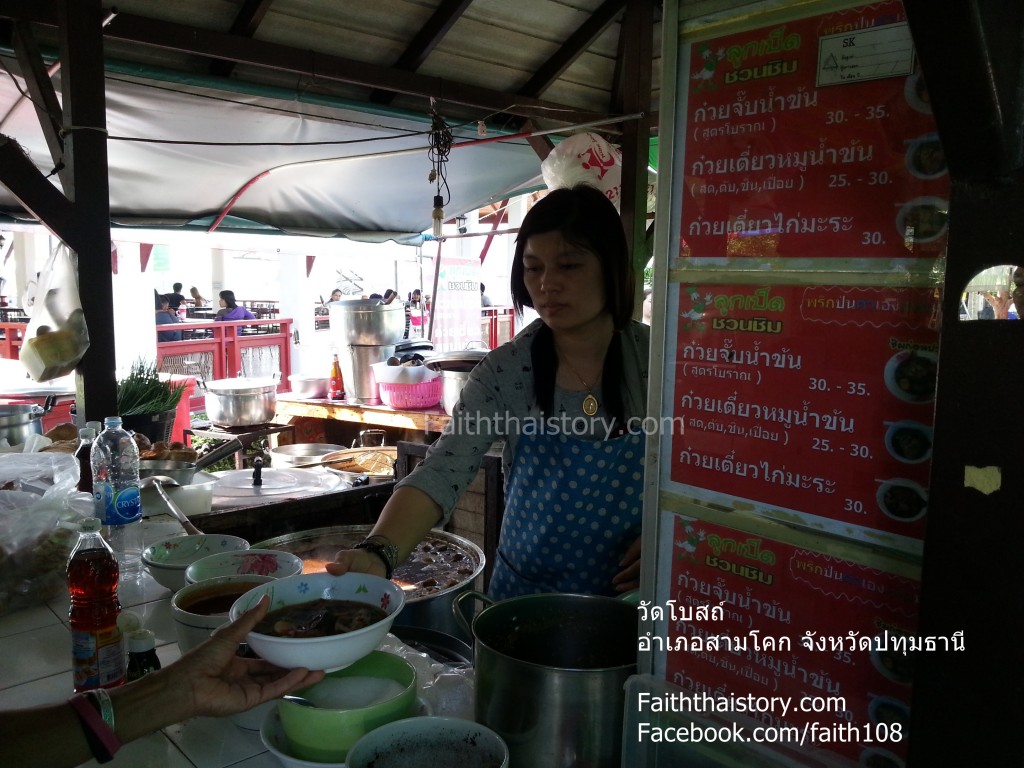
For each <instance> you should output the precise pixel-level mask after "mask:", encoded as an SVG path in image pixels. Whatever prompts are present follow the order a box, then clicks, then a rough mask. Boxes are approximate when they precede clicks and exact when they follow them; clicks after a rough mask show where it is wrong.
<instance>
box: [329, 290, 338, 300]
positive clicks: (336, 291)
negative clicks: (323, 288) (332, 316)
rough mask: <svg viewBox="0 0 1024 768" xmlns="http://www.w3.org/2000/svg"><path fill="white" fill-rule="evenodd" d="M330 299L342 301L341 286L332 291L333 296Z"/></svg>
mask: <svg viewBox="0 0 1024 768" xmlns="http://www.w3.org/2000/svg"><path fill="white" fill-rule="evenodd" d="M328 301H341V288H335V289H334V290H333V291H331V298H330V299H328Z"/></svg>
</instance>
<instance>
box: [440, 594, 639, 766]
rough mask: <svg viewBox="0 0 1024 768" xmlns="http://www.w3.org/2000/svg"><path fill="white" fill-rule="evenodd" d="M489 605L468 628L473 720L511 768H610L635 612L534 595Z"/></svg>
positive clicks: (632, 655) (617, 603)
mask: <svg viewBox="0 0 1024 768" xmlns="http://www.w3.org/2000/svg"><path fill="white" fill-rule="evenodd" d="M474 599H477V600H482V601H484V602H485V603H488V604H489V605H488V607H486V608H484V609H483V610H482V611H481V612H480V613H479V614H477V616H476V618H475V619H474V620H473V626H472V631H473V637H474V680H475V683H474V684H475V690H476V705H475V707H476V711H475V715H476V721H477V722H478V723H482V724H483V725H486V726H488V727H490V728H492V729H494V730H495V731H497V732H498V733H499V734H500V735H501V737H502V738H504V739H505V742H506V743H507V744H508V748H509V755H510V757H511V760H510V761H509V766H510V767H511V768H575V766H580V765H586V766H593V767H594V768H612V767H613V766H614V767H615V768H617V767H618V766H619V764H620V761H621V757H622V755H621V751H622V718H623V707H624V706H625V691H624V689H623V686H624V685H625V683H626V680H627V679H628V678H629V676H630V675H632V674H634V673H635V672H636V654H637V650H636V649H637V612H636V607H635V606H633V605H630V604H629V603H627V602H625V601H624V600H616V599H615V598H612V597H600V596H596V595H570V594H541V595H526V596H524V597H514V598H511V599H509V600H501V601H499V602H493V601H491V600H490V599H489V598H487V597H486V596H485V595H482V594H480V593H479V592H469V591H467V592H464V593H462V594H460V595H459V596H458V597H456V598H455V601H454V605H453V608H454V610H455V614H454V615H455V616H456V617H457V618H458V619H459V620H460V621H464V617H465V615H466V614H465V610H464V609H465V607H466V606H465V604H468V603H470V602H471V601H473V600H474Z"/></svg>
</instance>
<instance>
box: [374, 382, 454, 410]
mask: <svg viewBox="0 0 1024 768" xmlns="http://www.w3.org/2000/svg"><path fill="white" fill-rule="evenodd" d="M441 385H442V379H441V377H440V376H438V377H437V378H436V379H431V380H430V381H423V382H420V383H419V384H378V385H377V386H378V387H379V388H380V399H381V400H382V401H383V403H384V405H389V406H391V407H392V408H400V409H407V410H408V409H415V408H433V407H434V406H435V405H437V404H438V403H440V402H441Z"/></svg>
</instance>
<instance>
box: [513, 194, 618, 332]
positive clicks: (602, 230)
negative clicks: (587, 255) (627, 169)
mask: <svg viewBox="0 0 1024 768" xmlns="http://www.w3.org/2000/svg"><path fill="white" fill-rule="evenodd" d="M546 232H559V233H561V235H562V237H563V238H565V241H566V242H567V243H569V244H570V245H573V246H575V247H577V248H584V249H586V250H588V251H590V252H591V253H593V254H595V255H596V256H597V258H598V261H600V262H601V272H602V274H603V275H604V297H605V305H606V306H607V307H608V311H609V312H610V313H611V316H612V321H613V323H614V325H615V330H617V331H619V330H622V329H623V328H625V327H626V325H627V324H628V323H629V321H630V320H632V319H633V289H634V285H635V279H636V278H635V277H634V275H633V265H632V264H631V263H630V258H629V245H628V244H627V243H626V233H625V231H624V230H623V229H622V220H621V219H620V218H619V212H618V211H617V210H615V206H614V205H612V203H611V201H610V200H609V199H608V198H607V197H605V196H604V194H603V193H602V192H601V191H600V190H599V189H597V188H596V187H591V186H589V185H587V184H580V185H578V186H575V187H571V188H566V189H555V190H552V191H551V192H549V193H548V194H547V195H546V196H545V197H543V198H542V199H541V200H540V201H539V202H538V203H537V204H535V205H534V206H533V208H531V209H530V211H529V213H527V214H526V217H525V218H524V219H523V223H522V224H521V225H520V227H519V234H518V235H517V236H516V251H515V256H514V257H513V259H512V279H511V283H512V306H514V307H515V309H516V312H518V313H519V314H522V312H523V307H531V308H532V307H533V300H532V299H531V298H530V294H529V292H528V291H527V290H526V283H525V281H524V279H523V252H524V251H525V250H526V243H527V241H528V240H529V239H530V238H531V237H533V236H534V235H542V234H544V233H546Z"/></svg>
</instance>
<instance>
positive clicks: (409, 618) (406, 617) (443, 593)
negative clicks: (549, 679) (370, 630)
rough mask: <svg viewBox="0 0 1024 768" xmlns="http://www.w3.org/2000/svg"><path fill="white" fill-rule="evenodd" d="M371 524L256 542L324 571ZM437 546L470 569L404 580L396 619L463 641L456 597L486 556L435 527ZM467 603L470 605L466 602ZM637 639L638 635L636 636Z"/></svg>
mask: <svg viewBox="0 0 1024 768" xmlns="http://www.w3.org/2000/svg"><path fill="white" fill-rule="evenodd" d="M371 528H372V526H370V525H338V526H333V527H330V528H314V529H312V530H309V531H297V532H295V533H288V534H285V535H284V536H278V537H276V538H273V539H267V540H265V541H261V542H258V543H256V544H253V547H254V548H258V549H276V550H279V551H283V552H291V553H292V554H295V555H298V556H299V557H301V558H302V560H303V563H304V568H303V570H304V571H305V572H307V573H311V572H316V571H322V570H323V568H324V564H325V562H330V561H331V560H333V559H334V556H335V554H337V552H338V550H339V549H348V548H350V547H352V546H353V545H355V544H357V543H359V542H360V541H362V540H363V539H364V538H366V537H367V536H368V535H369V533H370V529H371ZM426 545H430V546H432V547H435V548H441V547H445V546H447V547H451V548H452V549H451V551H453V552H458V553H463V554H464V555H465V560H464V562H466V563H467V564H466V566H465V567H466V570H468V571H469V572H468V573H465V574H460V575H459V576H458V578H459V583H458V584H455V585H454V586H451V587H445V588H443V589H439V590H438V591H437V592H435V593H433V594H429V595H423V596H418V597H410V595H412V594H414V593H413V592H412V591H411V590H410V586H411V585H408V584H404V583H403V584H402V586H403V588H405V589H406V590H407V595H406V600H405V607H404V608H403V609H402V612H401V613H399V614H398V618H396V619H395V626H399V627H400V626H411V627H424V628H426V629H434V630H437V631H438V632H443V633H445V634H447V635H452V636H454V637H457V638H459V639H461V640H464V641H469V640H470V637H471V636H470V634H469V630H468V624H467V623H466V617H465V616H464V617H463V622H462V623H459V621H458V620H457V619H456V617H455V615H454V601H455V599H456V597H457V596H459V595H461V594H463V593H465V592H468V591H470V590H472V588H473V584H474V582H475V580H476V578H477V577H478V576H479V575H480V574H481V573H483V570H484V565H485V563H486V558H485V557H484V552H483V550H482V549H480V547H478V546H477V545H476V544H474V543H473V542H472V541H470V540H469V539H465V538H463V537H461V536H456V535H455V534H454V533H448V532H447V531H439V530H432V531H430V533H428V534H427V537H426V539H425V540H424V544H421V545H420V546H421V547H423V546H426ZM415 557H416V553H414V554H413V555H412V556H411V557H410V559H409V560H406V561H405V562H403V563H400V564H399V566H398V568H396V569H395V574H394V577H393V578H394V580H395V581H397V582H399V583H402V582H401V579H402V577H403V576H405V575H406V570H407V569H410V568H411V567H412V565H413V562H412V560H413V558H415ZM467 607H468V606H467ZM633 641H634V643H635V642H636V638H634V639H633Z"/></svg>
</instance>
